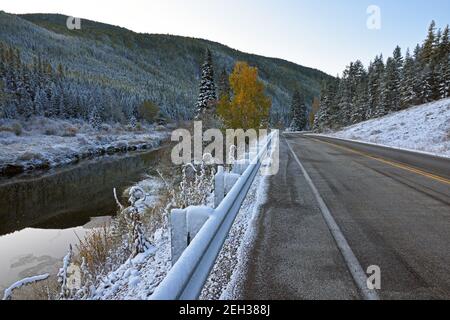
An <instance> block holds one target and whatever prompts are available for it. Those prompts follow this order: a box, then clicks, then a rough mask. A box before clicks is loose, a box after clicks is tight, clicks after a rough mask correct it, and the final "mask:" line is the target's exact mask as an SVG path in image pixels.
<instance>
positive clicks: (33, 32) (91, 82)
mask: <svg viewBox="0 0 450 320" xmlns="http://www.w3.org/2000/svg"><path fill="white" fill-rule="evenodd" d="M66 20H67V17H66V16H63V15H53V14H52V15H49V14H29V15H20V16H17V15H12V14H7V13H4V12H0V29H1V30H2V32H1V33H0V43H1V65H0V68H1V69H0V72H1V78H2V80H3V81H2V82H0V86H1V87H2V88H1V93H2V94H1V97H0V101H1V104H0V106H1V109H0V118H1V117H8V118H25V119H26V118H28V117H31V116H33V115H41V116H48V117H62V118H73V117H76V118H78V117H80V118H84V119H86V120H91V121H93V122H94V124H95V123H96V122H121V123H130V122H133V121H134V120H135V119H136V117H139V113H138V108H139V106H140V105H142V103H143V102H144V101H151V102H152V103H154V104H155V105H156V106H157V107H158V108H159V109H160V110H161V114H162V116H164V117H167V118H170V119H191V118H192V117H193V116H194V112H195V102H196V100H197V97H198V85H199V79H200V66H201V64H202V62H203V59H204V53H205V49H206V48H209V49H210V50H211V53H212V59H213V63H214V68H215V70H216V73H215V74H216V75H218V74H220V71H221V70H222V69H223V68H225V69H226V70H227V71H228V72H230V71H231V70H232V68H233V66H234V63H235V62H236V61H238V60H243V61H247V62H248V63H249V64H250V65H253V66H257V67H258V69H259V74H260V77H261V79H262V80H263V81H264V82H265V84H266V87H267V93H268V95H269V96H270V97H271V98H272V111H271V122H272V123H273V124H280V123H281V124H283V125H289V116H290V115H289V111H290V110H289V109H290V108H289V105H290V99H291V95H292V92H293V91H294V90H295V89H299V90H300V91H301V93H302V94H303V95H304V96H305V98H306V101H308V102H309V101H312V99H313V97H314V96H318V95H319V94H320V85H321V83H322V82H323V81H324V80H330V79H332V77H330V76H328V75H326V74H324V73H322V72H320V71H318V70H314V69H310V68H306V67H302V66H299V65H296V64H294V63H290V62H287V61H283V60H280V59H272V58H265V57H261V56H256V55H251V54H245V53H242V52H239V51H236V50H233V49H231V48H228V47H226V46H224V45H221V44H218V43H214V42H210V41H206V40H200V39H193V38H186V37H178V36H171V35H151V34H139V33H135V32H132V31H129V30H126V29H124V28H120V27H115V26H111V25H106V24H102V23H97V22H92V21H88V20H82V26H81V27H82V28H81V30H69V29H68V28H67V27H66ZM309 103H310V102H309Z"/></svg>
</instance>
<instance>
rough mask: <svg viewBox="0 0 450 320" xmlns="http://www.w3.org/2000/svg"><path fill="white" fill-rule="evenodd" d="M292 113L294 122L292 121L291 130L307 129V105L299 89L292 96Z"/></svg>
mask: <svg viewBox="0 0 450 320" xmlns="http://www.w3.org/2000/svg"><path fill="white" fill-rule="evenodd" d="M291 114H292V122H291V126H290V128H291V130H292V131H303V130H305V129H306V124H307V122H308V119H307V115H306V105H305V101H304V98H303V96H302V95H301V94H300V92H299V91H298V90H296V91H295V92H294V95H293V97H292V105H291Z"/></svg>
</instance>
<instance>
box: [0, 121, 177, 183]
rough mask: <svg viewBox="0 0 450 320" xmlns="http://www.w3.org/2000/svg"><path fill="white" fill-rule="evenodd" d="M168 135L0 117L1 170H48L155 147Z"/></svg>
mask: <svg viewBox="0 0 450 320" xmlns="http://www.w3.org/2000/svg"><path fill="white" fill-rule="evenodd" d="M167 137H168V130H166V129H165V128H164V127H158V126H150V125H149V126H145V127H141V128H139V130H137V129H131V128H126V127H122V126H120V125H108V124H104V125H102V127H101V128H100V129H98V130H96V129H93V128H92V127H91V126H90V125H89V124H87V123H86V122H83V121H80V120H56V119H48V118H34V119H31V120H30V121H28V122H27V123H18V122H16V121H13V120H5V119H3V120H0V146H1V148H0V173H3V174H8V175H11V174H16V173H21V172H23V171H30V170H33V169H48V168H51V167H56V166H61V165H64V164H70V163H76V162H78V161H80V160H82V159H85V158H90V157H95V156H100V155H104V154H109V153H115V152H127V151H135V150H142V149H152V148H155V147H157V146H159V145H160V143H161V141H162V140H163V139H165V138H167Z"/></svg>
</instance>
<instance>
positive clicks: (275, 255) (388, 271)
mask: <svg viewBox="0 0 450 320" xmlns="http://www.w3.org/2000/svg"><path fill="white" fill-rule="evenodd" d="M288 143H289V145H290V148H292V151H293V152H294V153H295V155H296V157H297V159H298V160H299V161H300V163H301V165H302V166H303V167H304V169H305V170H306V172H307V174H308V176H309V177H310V179H311V180H312V183H313V184H314V186H315V189H316V191H317V192H318V193H319V194H320V197H321V198H322V199H323V202H324V203H325V205H326V207H327V208H328V209H329V213H331V216H332V218H333V219H334V221H335V222H336V224H337V226H338V227H339V229H340V231H341V233H342V236H343V237H344V238H345V240H346V243H347V244H348V246H349V247H350V248H351V251H352V253H353V254H354V257H356V259H357V261H358V262H359V265H360V266H361V268H362V270H364V271H366V270H367V268H368V267H369V266H373V265H376V266H379V267H380V269H381V289H380V290H378V291H377V293H378V296H379V298H380V299H450V160H447V159H442V158H438V157H432V156H428V155H424V154H419V153H413V152H407V151H400V150H394V149H390V148H382V147H377V146H370V145H365V144H359V143H353V142H345V141H340V140H336V139H329V138H322V137H313V136H305V135H299V134H291V135H286V136H285V138H283V137H282V138H281V139H280V171H279V173H278V174H277V175H275V176H273V177H270V178H269V192H268V201H267V203H266V204H265V205H264V206H263V207H262V210H261V213H260V215H259V220H258V222H257V226H258V227H257V228H258V230H257V235H256V240H255V246H254V248H253V250H252V251H251V252H250V259H249V262H248V269H247V274H246V277H245V279H246V280H245V281H244V283H243V286H242V290H241V291H242V292H241V293H242V298H243V299H363V298H364V295H363V294H362V291H361V289H360V287H358V285H357V284H358V282H357V281H355V278H354V276H352V273H351V272H350V268H351V267H352V266H351V265H350V266H349V263H348V261H347V260H346V259H344V254H343V253H342V250H340V247H339V246H338V245H337V243H338V242H337V241H336V237H334V236H333V234H332V232H330V227H329V224H327V223H326V222H325V219H324V214H323V208H322V209H321V207H320V206H319V201H318V199H317V196H316V195H315V194H314V192H313V189H312V187H311V185H310V184H309V183H308V181H307V179H306V178H305V176H304V174H303V172H302V170H301V167H300V165H299V163H297V160H296V159H295V157H294V156H293V154H292V152H291V150H290V148H289V146H288ZM341 249H342V248H341Z"/></svg>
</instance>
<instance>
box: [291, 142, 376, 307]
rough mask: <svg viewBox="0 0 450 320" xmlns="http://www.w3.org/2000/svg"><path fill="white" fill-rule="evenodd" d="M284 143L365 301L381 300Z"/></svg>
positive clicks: (301, 166) (312, 184)
mask: <svg viewBox="0 0 450 320" xmlns="http://www.w3.org/2000/svg"><path fill="white" fill-rule="evenodd" d="M284 141H286V143H287V145H288V147H289V150H290V151H291V153H292V155H293V156H294V159H295V161H296V162H297V163H298V165H299V166H300V169H301V170H302V172H303V176H304V177H305V179H306V181H308V184H309V186H310V187H311V190H312V191H313V193H314V195H315V197H316V199H317V202H318V203H319V207H320V211H321V212H322V216H323V218H324V219H325V221H326V223H327V225H328V229H330V232H331V234H332V235H333V238H334V240H335V241H336V244H337V246H338V248H339V250H340V251H341V254H342V256H343V257H344V260H345V262H346V264H347V267H348V269H349V270H350V273H351V275H352V277H353V280H354V281H355V283H356V285H357V286H358V288H359V290H360V292H361V294H362V295H363V297H364V299H366V300H379V299H380V298H379V296H378V294H377V292H376V291H375V290H370V289H369V288H368V287H367V275H366V273H365V272H364V270H363V268H362V267H361V264H360V263H359V261H358V259H357V258H356V256H355V254H354V253H353V250H352V249H351V248H350V246H349V244H348V242H347V240H346V239H345V237H344V235H343V234H342V232H341V229H340V228H339V226H338V225H337V223H336V221H335V220H334V218H333V216H332V215H331V212H330V210H329V209H328V207H327V205H326V204H325V201H324V200H323V198H322V196H321V195H320V194H319V191H317V188H316V186H315V185H314V183H313V181H312V179H311V177H310V176H309V174H308V172H306V169H305V167H303V165H302V163H301V162H300V160H299V158H298V157H297V155H296V154H295V152H294V150H293V149H292V147H291V145H290V144H289V142H288V141H287V139H286V138H284Z"/></svg>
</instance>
